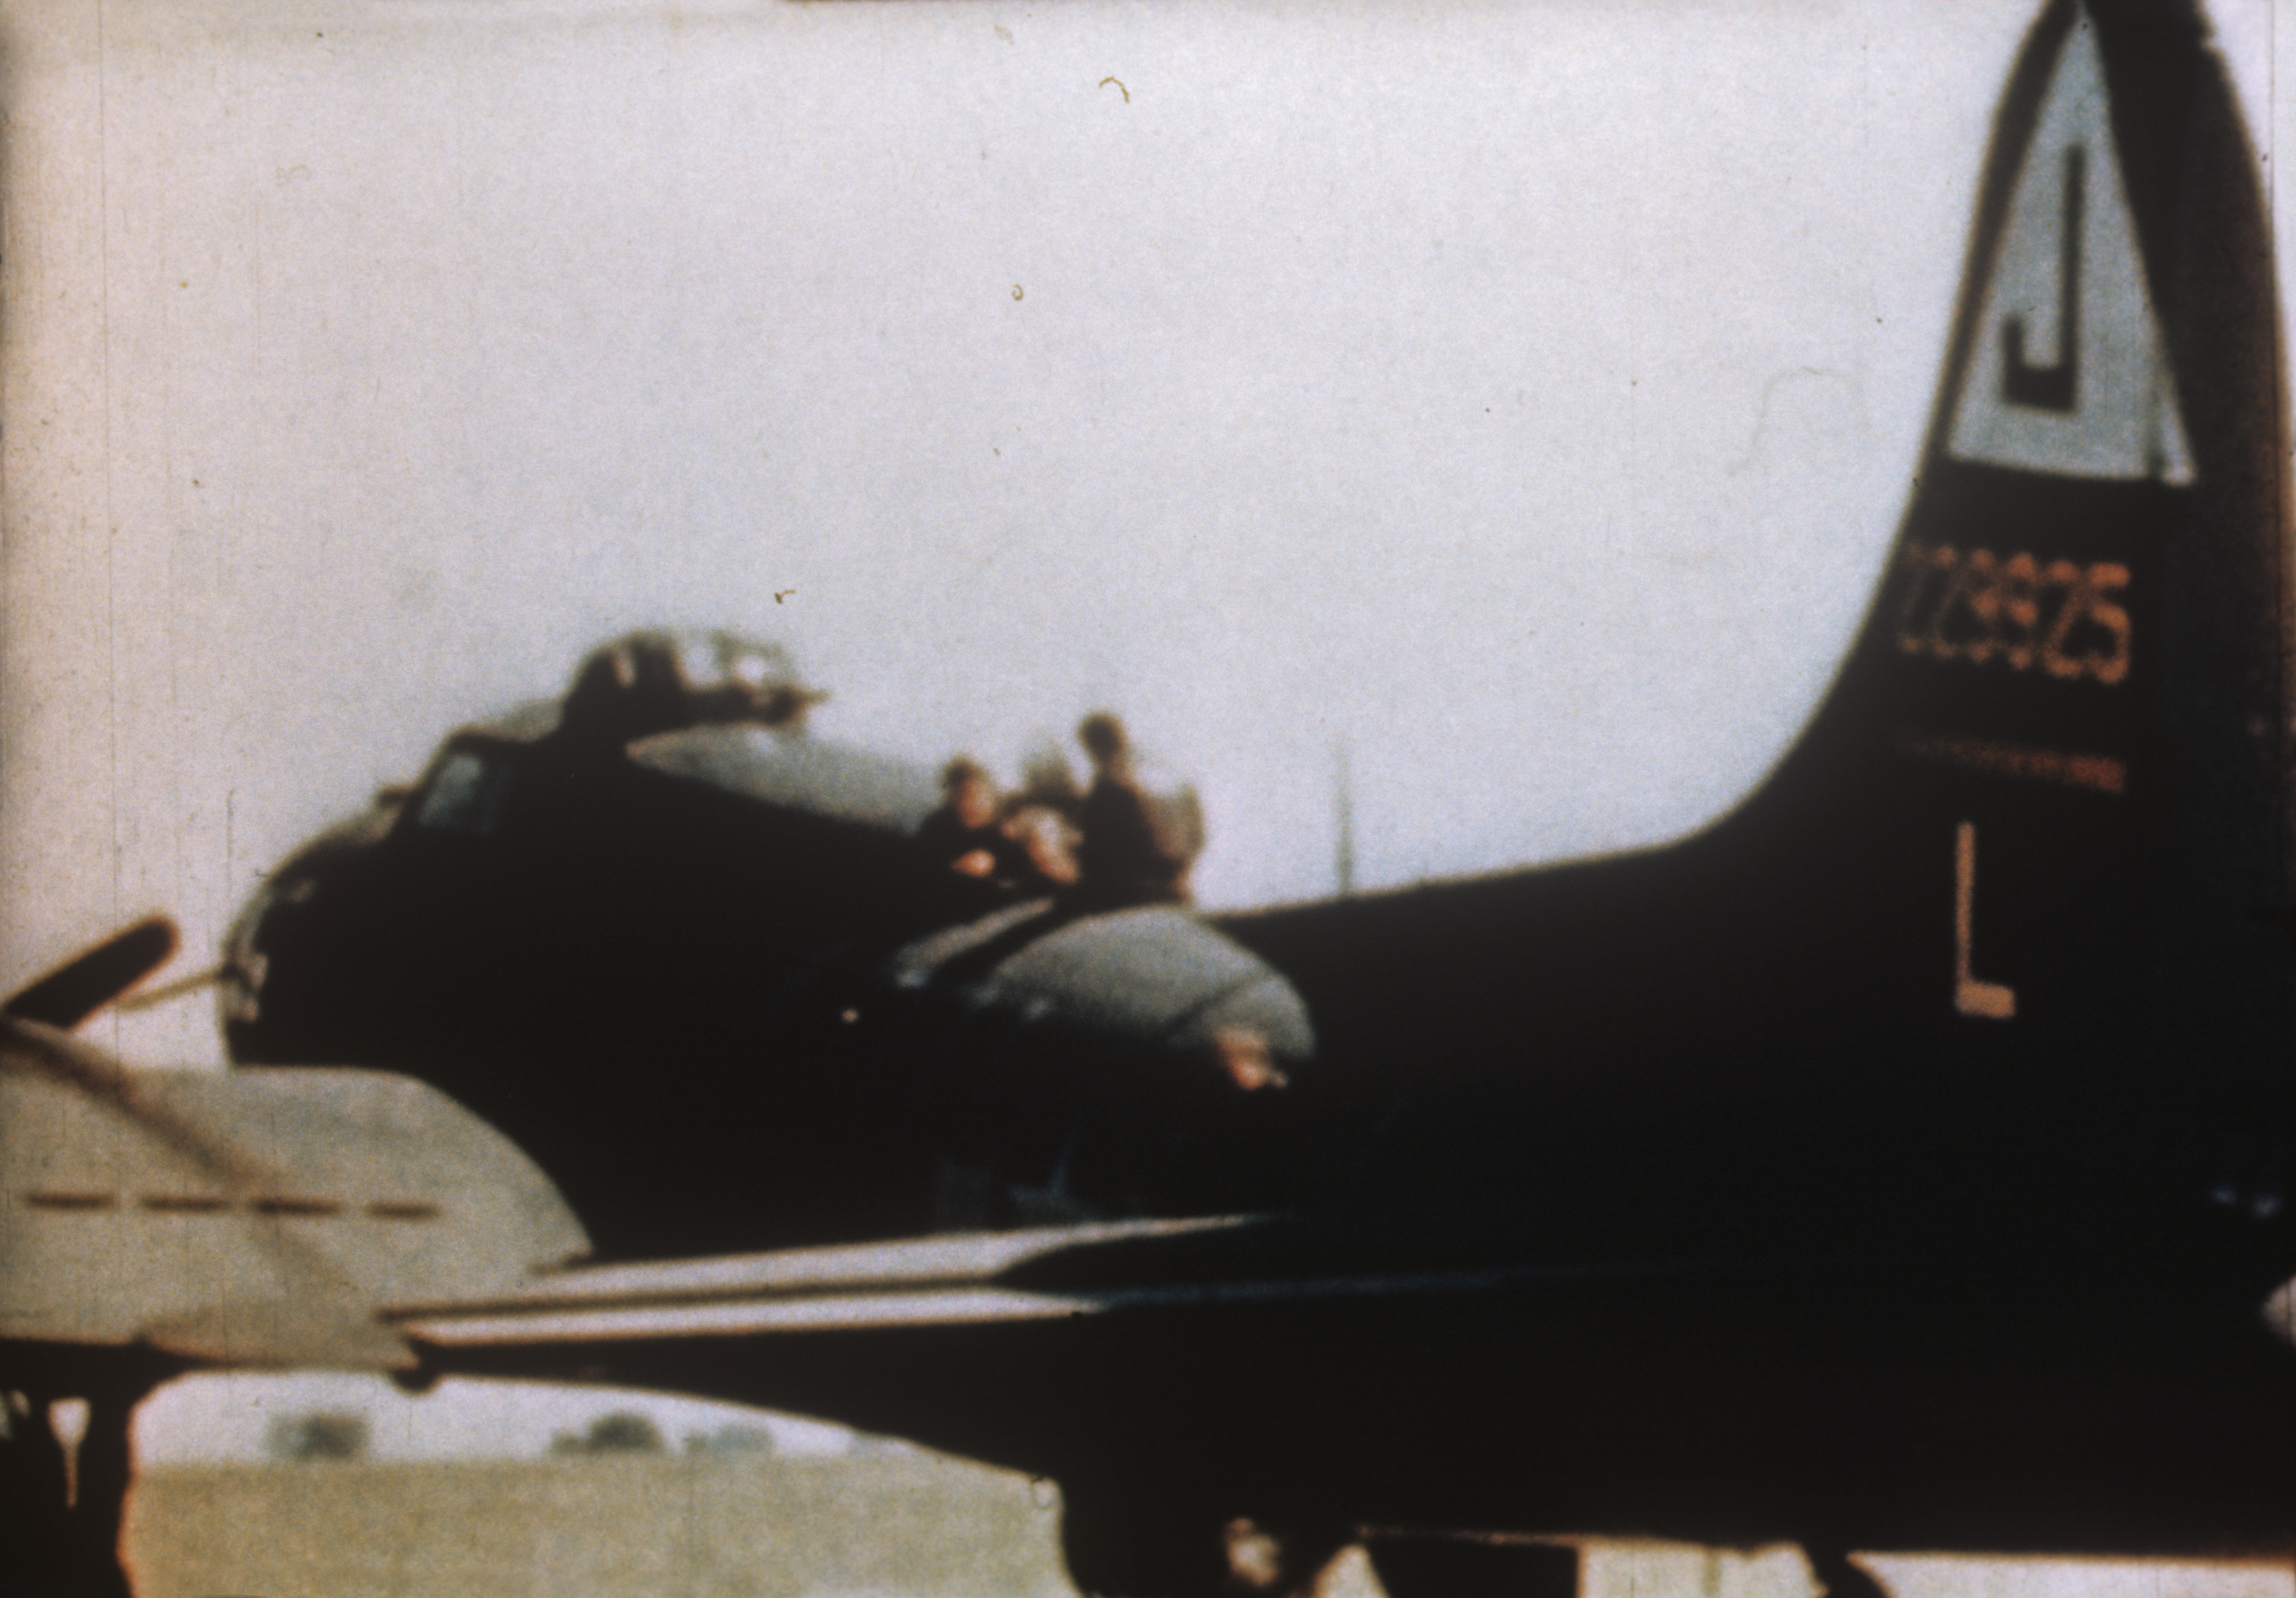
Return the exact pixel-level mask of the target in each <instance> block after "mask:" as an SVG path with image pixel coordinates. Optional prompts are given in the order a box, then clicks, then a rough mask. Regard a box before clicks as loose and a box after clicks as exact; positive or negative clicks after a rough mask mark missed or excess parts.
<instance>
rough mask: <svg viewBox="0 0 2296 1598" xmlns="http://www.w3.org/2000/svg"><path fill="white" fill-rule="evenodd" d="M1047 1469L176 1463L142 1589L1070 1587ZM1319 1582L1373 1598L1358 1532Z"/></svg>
mask: <svg viewBox="0 0 2296 1598" xmlns="http://www.w3.org/2000/svg"><path fill="white" fill-rule="evenodd" d="M1058 1506H1059V1496H1058V1494H1057V1493H1056V1492H1055V1491H1054V1489H1053V1488H1052V1487H1050V1486H1049V1485H1047V1484H1043V1483H1032V1482H1030V1481H1029V1479H1026V1478H1024V1477H1018V1476H1013V1475H1009V1474H1007V1473H1005V1472H1003V1471H990V1470H986V1469H983V1468H981V1467H979V1466H975V1465H971V1464H966V1463H962V1462H958V1461H953V1460H948V1459H944V1458H940V1457H939V1456H936V1455H930V1454H925V1453H922V1452H919V1451H913V1450H906V1449H890V1448H888V1449H875V1448H865V1449H862V1450H859V1451H857V1452H855V1453H852V1454H848V1455H842V1456H817V1457H794V1458H792V1457H782V1456H775V1455H762V1456H758V1457H754V1458H749V1457H742V1458H725V1457H709V1456H704V1455H683V1456H680V1455H667V1454H653V1455H627V1456H610V1457H598V1456H586V1457H584V1456H576V1457H568V1458H553V1459H545V1460H537V1461H530V1462H512V1461H494V1462H483V1463H390V1462H374V1461H312V1462H305V1463H295V1464H247V1463H237V1464H169V1465H166V1466H163V1467H161V1468H159V1469H155V1470H153V1471H150V1472H148V1473H147V1474H145V1475H144V1476H143V1478H142V1479H140V1481H139V1483H138V1486H137V1487H136V1490H135V1499H134V1501H133V1504H132V1507H131V1511H130V1521H129V1529H128V1545H129V1548H130V1551H131V1553H132V1556H133V1558H134V1561H135V1570H136V1575H137V1579H136V1590H137V1593H138V1594H140V1598H219V1595H221V1594H234V1595H237V1594H246V1595H249V1598H625V1595H627V1598H1070V1595H1071V1594H1073V1591H1074V1589H1073V1588H1071V1587H1070V1585H1069V1583H1068V1580H1067V1578H1066V1577H1065V1575H1064V1574H1063V1573H1062V1568H1061V1562H1060V1549H1059V1525H1060V1516H1059V1510H1058ZM1870 1563H1871V1566H1872V1568H1873V1569H1874V1571H1875V1573H1876V1574H1878V1575H1880V1576H1881V1577H1882V1579H1883V1580H1884V1581H1885V1582H1886V1583H1887V1584H1888V1585H1889V1586H1890V1591H1891V1593H1892V1594H1894V1595H1895V1598H2296V1574H2292V1572H2291V1570H2290V1569H2289V1568H2288V1567H2286V1566H2278V1567H2274V1566H2268V1565H2241V1564H2224V1565H2204V1564H2169V1563H2142V1564H2138V1563H2112V1562H2104V1561H2042V1560H2022V1561H2003V1560H1962V1559H1940V1558H1875V1559H1874V1560H1872V1561H1870ZM1811 1591H1812V1586H1811V1583H1810V1579H1809V1575H1808V1569H1807V1567H1806V1566H1805V1565H1804V1564H1803V1563H1802V1561H1801V1559H1800V1555H1799V1554H1798V1553H1795V1552H1794V1551H1793V1550H1792V1549H1771V1550H1764V1551H1759V1552H1756V1553H1750V1554H1735V1553H1716V1552H1710V1551H1707V1550H1703V1549H1692V1548H1681V1547H1673V1546H1667V1545H1626V1544H1603V1545H1594V1546H1592V1547H1590V1549H1589V1550H1588V1553H1587V1563H1586V1567H1585V1576H1584V1580H1583V1586H1582V1598H1809V1594H1810V1593H1811ZM1324 1598H1382V1594H1381V1593H1380V1589H1379V1586H1378V1583H1377V1581H1376V1579H1375V1578H1374V1577H1373V1576H1372V1574H1371V1571H1370V1569H1369V1566H1368V1565H1367V1564H1366V1563H1365V1561H1364V1560H1363V1557H1362V1556H1361V1554H1360V1553H1352V1552H1351V1553H1349V1554H1348V1555H1347V1556H1346V1557H1345V1558H1344V1559H1343V1560H1342V1561H1341V1562H1340V1563H1339V1564H1338V1565H1336V1566H1335V1567H1334V1568H1333V1570H1332V1572H1331V1574H1330V1575H1329V1576H1328V1577H1327V1578H1326V1580H1325V1583H1324Z"/></svg>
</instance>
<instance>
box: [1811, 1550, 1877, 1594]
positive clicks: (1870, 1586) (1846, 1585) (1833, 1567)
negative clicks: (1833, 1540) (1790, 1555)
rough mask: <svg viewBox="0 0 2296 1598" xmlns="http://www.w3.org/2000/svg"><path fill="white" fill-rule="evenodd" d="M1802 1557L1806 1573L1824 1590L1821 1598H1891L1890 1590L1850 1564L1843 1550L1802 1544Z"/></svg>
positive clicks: (1869, 1574) (1866, 1572) (1858, 1567)
mask: <svg viewBox="0 0 2296 1598" xmlns="http://www.w3.org/2000/svg"><path fill="white" fill-rule="evenodd" d="M1801 1555H1802V1557H1803V1558H1804V1559H1806V1560H1808V1561H1809V1573H1810V1574H1811V1575H1812V1576H1815V1577H1816V1578H1817V1584H1818V1586H1820V1587H1822V1588H1824V1589H1825V1598H1890V1590H1889V1589H1888V1588H1887V1587H1885V1586H1882V1584H1881V1582H1880V1581H1878V1580H1876V1579H1875V1578H1874V1576H1873V1575H1872V1573H1871V1572H1869V1571H1867V1570H1866V1569H1863V1568H1862V1567H1860V1566H1857V1565H1853V1564H1851V1563H1850V1562H1849V1550H1848V1549H1846V1548H1833V1547H1827V1546H1825V1545H1819V1546H1816V1547H1812V1546H1811V1545H1808V1543H1805V1544H1803V1545H1802V1550H1801Z"/></svg>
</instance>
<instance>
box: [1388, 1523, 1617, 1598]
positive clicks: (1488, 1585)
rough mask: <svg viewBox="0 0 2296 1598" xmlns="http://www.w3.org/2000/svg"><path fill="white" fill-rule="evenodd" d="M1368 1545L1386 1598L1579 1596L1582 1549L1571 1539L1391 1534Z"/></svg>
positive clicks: (1534, 1597) (1544, 1597) (1562, 1597)
mask: <svg viewBox="0 0 2296 1598" xmlns="http://www.w3.org/2000/svg"><path fill="white" fill-rule="evenodd" d="M1365 1552H1366V1553H1369V1554H1370V1555H1371V1568H1372V1569H1373V1571H1374V1573H1376V1574H1377V1576H1378V1577H1379V1585H1380V1586H1382V1588H1384V1589H1385V1590H1386V1592H1387V1594H1388V1598H1579V1550H1578V1549H1577V1548H1575V1547H1573V1546H1571V1545H1570V1544H1568V1543H1527V1542H1516V1541H1512V1540H1510V1541H1504V1542H1503V1541H1499V1540H1497V1539H1495V1538H1488V1537H1403V1536H1399V1535H1393V1534H1390V1535H1387V1536H1382V1537H1372V1538H1371V1539H1369V1540H1368V1541H1367V1542H1366V1543H1365Z"/></svg>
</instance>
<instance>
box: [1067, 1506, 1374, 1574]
mask: <svg viewBox="0 0 2296 1598" xmlns="http://www.w3.org/2000/svg"><path fill="white" fill-rule="evenodd" d="M1062 1500H1063V1507H1062V1513H1061V1552H1062V1554H1063V1555H1065V1556H1066V1558H1067V1560H1068V1567H1069V1578H1070V1580H1072V1581H1074V1582H1075V1583H1076V1585H1077V1587H1078V1590H1079V1591H1081V1592H1083V1593H1085V1594H1087V1598H1307V1594H1309V1593H1311V1592H1313V1591H1314V1589H1315V1586H1316V1578H1318V1577H1320V1576H1321V1575H1322V1574H1323V1573H1324V1567H1325V1566H1326V1565H1329V1564H1330V1563H1331V1562H1332V1560H1333V1557H1334V1556H1335V1555H1337V1554H1338V1553H1339V1552H1340V1550H1341V1549H1342V1548H1344V1547H1346V1546H1347V1545H1349V1543H1351V1542H1353V1541H1354V1540H1355V1532H1354V1529H1353V1528H1350V1527H1337V1526H1315V1525H1308V1524H1300V1523H1290V1524H1277V1523H1267V1522H1261V1521H1259V1520H1251V1519H1249V1518H1246V1517H1242V1516H1230V1515H1223V1514H1221V1513H1220V1512H1218V1511H1217V1510H1214V1509H1212V1508H1210V1507H1209V1506H1207V1505H1204V1504H1193V1503H1188V1502H1185V1501H1179V1500H1175V1499H1173V1498H1171V1497H1169V1496H1163V1495H1160V1494H1157V1493H1155V1492H1153V1491H1152V1490H1150V1489H1146V1488H1132V1487H1123V1488H1119V1487H1110V1486H1104V1485H1091V1486H1085V1487H1071V1486H1069V1485H1067V1484H1063V1487H1062Z"/></svg>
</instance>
